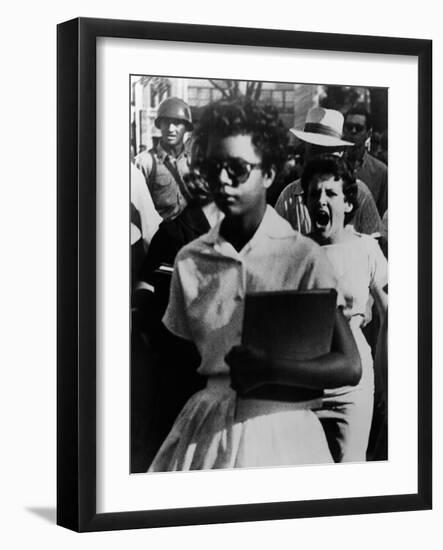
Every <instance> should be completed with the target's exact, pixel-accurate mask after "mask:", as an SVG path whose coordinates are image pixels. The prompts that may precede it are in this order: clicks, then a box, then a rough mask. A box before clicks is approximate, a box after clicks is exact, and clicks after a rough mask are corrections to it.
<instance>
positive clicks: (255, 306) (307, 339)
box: [242, 289, 337, 360]
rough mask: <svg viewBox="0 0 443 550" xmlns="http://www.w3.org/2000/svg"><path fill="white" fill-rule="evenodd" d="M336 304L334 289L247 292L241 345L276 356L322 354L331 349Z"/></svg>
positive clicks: (294, 358) (290, 357) (299, 357)
mask: <svg viewBox="0 0 443 550" xmlns="http://www.w3.org/2000/svg"><path fill="white" fill-rule="evenodd" d="M336 307H337V292H336V291H335V290H334V289H315V290H302V291H298V290H294V291H292V290H291V291H286V290H284V291H270V292H254V293H250V294H247V295H246V299H245V312H244V318H243V335H242V344H243V345H245V346H251V347H254V348H256V349H258V350H261V351H264V352H265V353H266V354H267V355H268V356H269V357H271V358H275V359H289V360H291V359H293V360H305V359H314V358H316V357H320V356H321V355H325V354H327V353H329V352H330V350H331V343H332V333H333V330H334V323H335V311H336Z"/></svg>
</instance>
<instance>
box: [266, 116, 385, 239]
mask: <svg viewBox="0 0 443 550" xmlns="http://www.w3.org/2000/svg"><path fill="white" fill-rule="evenodd" d="M343 121H344V119H343V115H342V114H341V113H340V112H339V111H336V110H334V109H324V108H323V107H314V108H312V109H311V110H310V111H309V112H308V114H307V117H306V122H305V126H304V128H303V130H296V129H291V132H292V133H293V134H294V135H295V136H296V137H297V138H298V139H299V140H301V141H302V142H303V143H304V158H303V163H304V165H305V164H306V163H307V161H308V160H310V159H312V158H313V157H315V156H320V155H323V154H331V153H332V154H337V155H342V154H343V151H344V150H345V149H346V148H348V147H352V146H353V145H354V144H353V143H351V142H350V141H345V140H343V139H342V133H343ZM357 186H358V194H357V204H358V208H357V209H356V210H355V213H354V216H353V218H352V220H351V221H350V223H351V224H352V225H353V226H354V229H355V230H356V231H358V232H359V233H365V234H368V235H371V234H374V233H379V232H380V231H381V227H382V223H381V219H380V215H379V213H378V211H377V206H376V204H375V201H374V198H373V196H372V194H371V192H370V190H369V189H368V187H367V185H366V184H365V183H363V182H362V181H360V180H357ZM302 196H303V191H302V188H301V183H300V180H296V181H294V182H292V183H290V184H289V185H288V186H287V187H285V189H283V191H282V193H281V194H280V196H279V198H278V200H277V203H276V205H275V209H276V210H277V212H278V213H279V214H280V215H281V216H283V217H284V218H285V219H287V220H288V221H289V223H290V224H291V225H292V227H293V228H294V229H297V230H298V231H301V232H302V233H304V234H308V233H310V231H311V221H310V218H309V214H308V212H307V209H306V207H305V206H304V204H303V198H302Z"/></svg>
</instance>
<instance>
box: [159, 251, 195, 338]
mask: <svg viewBox="0 0 443 550" xmlns="http://www.w3.org/2000/svg"><path fill="white" fill-rule="evenodd" d="M163 324H164V325H165V327H166V328H167V329H168V330H169V331H170V332H172V333H173V334H175V335H176V336H179V337H180V338H184V339H185V340H192V337H191V335H190V334H189V329H188V326H189V325H188V322H187V313H186V306H185V300H184V295H183V287H182V284H181V280H180V274H179V268H178V262H175V265H174V271H173V273H172V280H171V287H170V291H169V302H168V307H167V308H166V312H165V314H164V316H163Z"/></svg>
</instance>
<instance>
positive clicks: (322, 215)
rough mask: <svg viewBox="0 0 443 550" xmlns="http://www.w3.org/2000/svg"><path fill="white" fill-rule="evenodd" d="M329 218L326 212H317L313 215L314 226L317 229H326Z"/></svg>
mask: <svg viewBox="0 0 443 550" xmlns="http://www.w3.org/2000/svg"><path fill="white" fill-rule="evenodd" d="M330 220H331V217H330V215H329V212H328V211H327V210H317V212H316V213H315V218H314V224H315V227H316V228H317V229H326V227H327V226H328V225H329V222H330Z"/></svg>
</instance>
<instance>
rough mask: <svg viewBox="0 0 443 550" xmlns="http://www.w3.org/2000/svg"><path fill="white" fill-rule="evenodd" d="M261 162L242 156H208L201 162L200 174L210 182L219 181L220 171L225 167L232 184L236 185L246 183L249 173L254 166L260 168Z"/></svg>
mask: <svg viewBox="0 0 443 550" xmlns="http://www.w3.org/2000/svg"><path fill="white" fill-rule="evenodd" d="M260 166H261V163H259V162H258V163H255V164H254V163H252V162H247V161H246V160H243V159H241V158H230V159H226V160H220V159H215V158H208V159H205V160H203V161H202V162H201V163H200V166H199V171H200V174H201V175H202V176H203V177H204V178H205V179H206V180H207V182H208V183H210V184H211V183H218V181H219V178H220V172H221V171H222V170H223V169H225V170H226V173H227V174H228V176H229V178H230V179H231V181H232V185H233V186H234V187H235V186H237V185H240V184H241V183H245V181H247V179H248V178H249V174H250V173H251V172H252V170H253V169H254V168H259V167H260Z"/></svg>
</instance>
